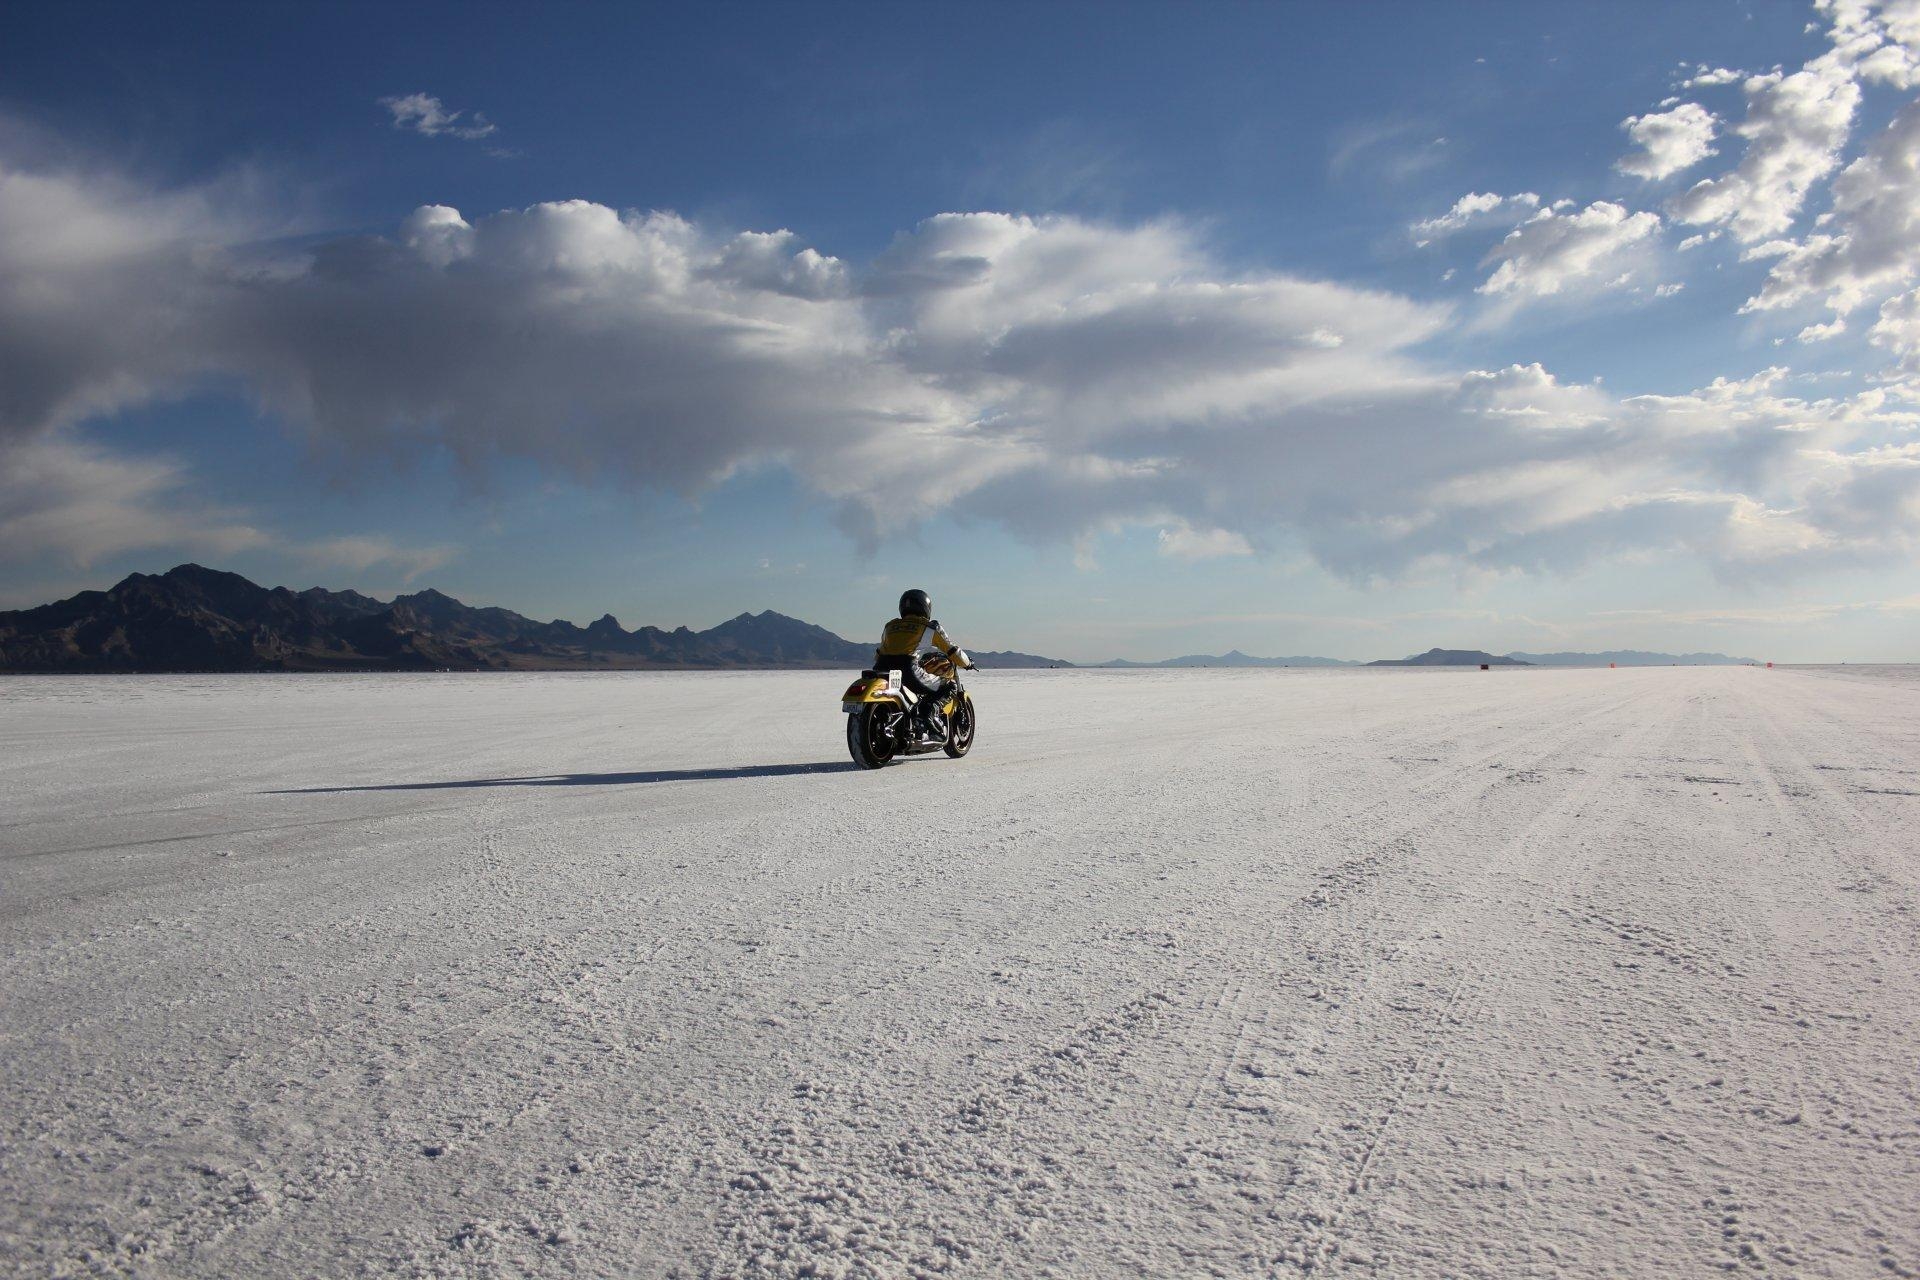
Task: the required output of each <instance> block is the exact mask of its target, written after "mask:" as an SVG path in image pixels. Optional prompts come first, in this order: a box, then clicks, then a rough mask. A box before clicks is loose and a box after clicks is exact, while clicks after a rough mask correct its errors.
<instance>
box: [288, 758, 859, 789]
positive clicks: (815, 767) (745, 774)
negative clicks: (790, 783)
mask: <svg viewBox="0 0 1920 1280" xmlns="http://www.w3.org/2000/svg"><path fill="white" fill-rule="evenodd" d="M858 771H859V770H858V769H857V767H856V766H855V765H854V764H853V762H852V761H850V760H839V761H833V762H830V763H824V764H744V765H737V766H735V767H733V768H728V769H647V770H642V771H639V772H634V773H545V774H530V775H528V776H525V777H515V778H461V779H458V780H454V781H448V782H383V783H372V784H369V785H367V786H360V787H285V788H282V789H280V790H277V791H263V792H261V793H260V794H262V795H269V796H319V795H342V794H346V793H349V792H356V791H460V790H465V789H468V788H473V787H632V786H642V785H645V784H647V783H652V782H725V781H728V780H730V779H734V778H790V777H793V776H795V775H798V774H804V773H856V772H858Z"/></svg>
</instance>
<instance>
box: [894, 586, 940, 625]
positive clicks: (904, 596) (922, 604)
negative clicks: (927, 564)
mask: <svg viewBox="0 0 1920 1280" xmlns="http://www.w3.org/2000/svg"><path fill="white" fill-rule="evenodd" d="M900 616H901V617H903V618H931V617H932V616H933V600H932V599H931V598H930V597H929V596H928V595H927V593H926V592H924V591H922V590H921V589H920V588H918V587H915V588H914V589H913V590H911V591H903V592H901V593H900Z"/></svg>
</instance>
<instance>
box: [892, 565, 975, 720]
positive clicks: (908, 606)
mask: <svg viewBox="0 0 1920 1280" xmlns="http://www.w3.org/2000/svg"><path fill="white" fill-rule="evenodd" d="M928 632H932V633H933V646H934V648H936V649H938V650H940V652H942V653H944V654H946V655H947V657H948V658H950V659H952V660H953V662H954V664H955V665H957V666H961V667H971V666H972V665H973V660H972V659H970V658H968V657H967V655H966V652H965V651H964V650H962V649H961V648H960V646H959V645H957V644H955V643H954V642H953V641H952V640H951V639H949V638H948V636H947V633H946V630H945V629H944V628H942V627H941V625H940V624H939V623H937V622H935V621H934V620H933V601H932V599H930V598H929V597H928V595H927V593H926V592H924V591H922V590H920V589H919V588H918V587H915V588H914V589H913V590H911V591H906V592H902V593H901V596H900V616H899V617H897V618H895V619H894V620H893V621H891V622H889V623H888V624H887V625H886V627H885V628H884V629H882V631H881V633H880V647H879V648H878V649H876V650H875V651H874V655H873V666H874V670H876V671H898V672H899V673H900V678H901V680H902V681H904V682H905V684H906V686H907V687H908V688H909V689H912V690H913V691H914V692H915V693H916V694H918V695H920V707H919V714H920V719H921V722H922V723H923V724H925V725H926V728H927V732H928V733H930V734H932V735H933V736H934V737H936V738H941V739H944V738H945V737H946V736H947V718H946V717H945V716H944V715H942V714H941V713H940V704H941V703H943V702H945V701H946V700H947V698H948V696H949V695H950V694H952V692H953V688H954V685H953V681H951V680H947V679H944V678H942V677H940V676H936V675H934V674H933V673H932V672H931V671H928V670H927V669H926V668H925V667H923V666H921V665H920V652H919V651H920V639H921V637H922V636H924V635H926V634H927V633H928Z"/></svg>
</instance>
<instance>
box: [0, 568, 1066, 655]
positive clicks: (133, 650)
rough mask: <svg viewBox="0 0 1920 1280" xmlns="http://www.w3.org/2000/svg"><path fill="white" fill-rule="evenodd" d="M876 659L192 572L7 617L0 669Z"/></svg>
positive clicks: (752, 628) (780, 620) (853, 647)
mask: <svg viewBox="0 0 1920 1280" xmlns="http://www.w3.org/2000/svg"><path fill="white" fill-rule="evenodd" d="M973 658H974V660H975V661H976V662H978V663H980V664H981V665H982V666H987V667H1047V666H1065V665H1067V664H1065V663H1060V662H1056V661H1055V660H1053V659H1049V658H1042V657H1036V656H1035V655H1033V654H1025V653H1011V652H994V651H977V652H974V653H973ZM872 659H873V646H872V645H871V644H859V643H856V642H854V641H852V640H844V639H842V638H841V637H839V636H837V635H835V634H834V633H833V632H831V631H828V630H827V629H826V628H825V627H817V626H814V625H813V624H812V623H810V622H802V621H800V620H799V619H798V618H789V617H786V616H785V615H783V614H778V613H774V612H773V611H771V610H768V611H766V612H764V613H757V614H754V613H743V614H741V615H740V616H739V617H737V618H733V619H730V620H729V621H726V622H723V623H721V624H720V625H719V626H717V627H712V628H709V629H708V630H705V631H693V630H689V629H688V628H686V627H676V628H675V629H674V630H672V631H663V630H661V629H660V628H659V627H641V628H640V629H639V630H637V631H628V630H625V629H624V628H622V627H621V625H620V624H619V622H618V621H616V620H615V619H614V617H613V616H612V615H611V614H608V615H605V616H603V617H601V618H600V619H599V620H598V621H596V622H593V623H591V624H589V625H587V626H585V627H579V626H575V625H574V624H573V623H571V622H566V621H559V620H557V621H553V622H538V621H535V620H534V619H532V618H526V617H522V616H521V615H520V614H517V613H514V612H513V611H511V610H509V609H497V608H475V607H474V606H472V605H467V604H463V603H461V602H460V601H458V600H456V599H454V598H453V597H452V596H449V595H445V594H442V593H441V592H439V591H434V590H431V589H429V590H426V591H418V592H415V593H413V594H412V595H403V596H399V597H397V598H396V599H394V600H392V601H380V600H376V599H374V598H372V597H371V596H364V595H361V594H360V593H359V592H357V591H327V590H324V589H322V588H320V587H312V588H309V589H308V590H305V591H291V590H289V589H287V588H286V587H272V588H268V587H262V586H259V585H257V584H256V583H253V582H250V581H248V580H247V579H246V578H243V577H241V576H240V575H239V574H237V573H224V572H222V571H220V570H217V569H207V568H202V567H201V566H200V565H197V564H183V565H180V566H179V567H178V568H175V569H170V570H168V571H167V572H166V573H162V574H144V573H136V574H133V575H131V576H129V577H128V578H126V579H125V580H123V581H122V582H120V583H119V584H118V585H116V586H114V587H113V588H111V589H110V590H107V591H83V592H81V593H80V594H79V595H76V596H74V597H72V598H71V599H68V600H62V601H59V602H58V603H56V604H49V605H42V606H40V607H39V608H37V609H20V610H15V611H12V612H0V671H12V672H115V671H437V670H446V669H458V670H494V671H507V670H512V671H569V670H577V671H607V670H644V669H649V668H653V669H688V668H692V669H698V668H716V667H718V668H725V667H850V668H860V667H864V666H866V665H867V664H868V663H869V662H871V661H872Z"/></svg>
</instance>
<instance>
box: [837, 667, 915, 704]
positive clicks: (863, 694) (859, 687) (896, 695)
mask: <svg viewBox="0 0 1920 1280" xmlns="http://www.w3.org/2000/svg"><path fill="white" fill-rule="evenodd" d="M876 702H880V703H886V704H887V705H889V706H894V707H899V708H900V709H902V710H905V709H906V705H907V700H906V697H905V694H904V692H903V690H902V689H901V687H900V673H899V672H898V671H889V672H887V673H886V674H885V675H863V676H861V677H860V678H859V679H858V680H855V681H854V682H853V683H852V684H850V685H848V686H847V691H846V692H845V693H843V694H841V695H840V709H841V710H842V711H844V712H847V713H849V714H851V713H853V712H855V711H858V710H859V709H860V708H861V707H864V706H869V705H871V704H873V703H876Z"/></svg>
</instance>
